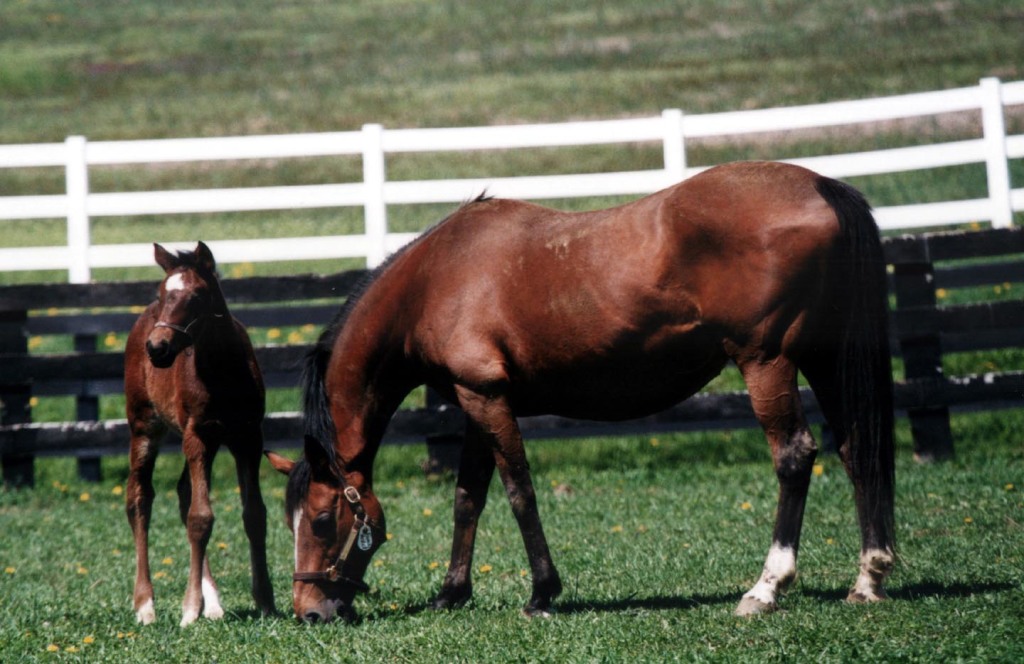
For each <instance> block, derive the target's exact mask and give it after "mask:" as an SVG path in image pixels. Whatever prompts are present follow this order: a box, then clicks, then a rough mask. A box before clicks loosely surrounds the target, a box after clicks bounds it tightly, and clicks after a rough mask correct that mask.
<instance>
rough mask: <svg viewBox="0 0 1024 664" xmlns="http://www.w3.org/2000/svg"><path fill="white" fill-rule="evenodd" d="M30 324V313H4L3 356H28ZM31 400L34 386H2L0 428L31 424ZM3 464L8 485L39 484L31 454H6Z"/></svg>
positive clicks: (0, 325)
mask: <svg viewBox="0 0 1024 664" xmlns="http://www.w3.org/2000/svg"><path fill="white" fill-rule="evenodd" d="M27 321H28V312H27V311H13V310H7V311H0V353H5V354H7V353H9V354H13V355H28V338H27V337H26V336H25V324H26V322H27ZM2 375H3V374H2V373H0V376H2ZM31 398H32V387H31V386H30V385H0V424H24V423H26V422H31V421H32V407H31V404H30V400H31ZM0 464H2V465H3V478H4V480H3V481H4V484H5V485H8V486H15V487H32V486H33V485H34V484H35V460H34V457H33V456H32V455H31V454H4V455H3V457H2V458H0Z"/></svg>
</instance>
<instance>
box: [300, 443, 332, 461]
mask: <svg viewBox="0 0 1024 664" xmlns="http://www.w3.org/2000/svg"><path fill="white" fill-rule="evenodd" d="M303 453H304V454H305V456H306V461H308V462H309V465H310V466H312V467H313V468H321V469H324V468H326V469H330V465H331V460H330V459H329V458H328V456H327V450H325V449H324V446H323V445H321V444H320V441H319V440H317V439H316V438H314V437H313V436H306V437H305V441H304V445H303Z"/></svg>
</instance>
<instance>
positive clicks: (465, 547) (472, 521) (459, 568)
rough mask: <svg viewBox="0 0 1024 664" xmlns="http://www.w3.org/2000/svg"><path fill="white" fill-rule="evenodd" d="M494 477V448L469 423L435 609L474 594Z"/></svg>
mask: <svg viewBox="0 0 1024 664" xmlns="http://www.w3.org/2000/svg"><path fill="white" fill-rule="evenodd" d="M492 477H494V451H493V450H492V448H491V443H490V441H489V440H488V439H486V438H485V437H484V436H483V435H482V433H481V431H480V428H479V427H478V426H476V425H475V424H473V422H472V421H470V422H468V423H467V426H466V440H465V442H464V443H463V445H462V454H461V458H460V460H459V476H458V479H457V480H456V486H455V508H454V512H455V514H454V524H455V525H454V529H453V531H454V532H453V533H452V557H451V562H450V563H449V565H448V573H447V574H446V575H445V577H444V583H443V584H442V585H441V592H440V593H438V595H437V597H435V598H434V600H433V602H431V608H433V609H448V608H452V607H455V606H461V605H462V604H465V603H466V602H467V601H469V598H470V597H472V595H473V582H472V578H471V574H472V567H473V548H474V545H475V543H476V529H477V524H478V522H479V519H480V514H481V513H482V512H483V510H484V506H485V505H486V504H487V489H488V487H489V486H490V484H491V478H492Z"/></svg>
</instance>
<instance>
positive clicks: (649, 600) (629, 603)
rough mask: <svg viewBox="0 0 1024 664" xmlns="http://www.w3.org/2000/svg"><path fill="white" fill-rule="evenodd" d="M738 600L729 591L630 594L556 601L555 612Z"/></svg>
mask: <svg viewBox="0 0 1024 664" xmlns="http://www.w3.org/2000/svg"><path fill="white" fill-rule="evenodd" d="M738 601H739V595H737V594H734V593H730V594H722V595H691V596H688V597H681V596H679V597H667V596H664V595H662V596H657V597H636V596H630V597H625V598H622V599H611V600H602V601H589V602H588V601H586V600H569V601H565V602H556V603H555V611H556V612H557V613H565V614H572V613H590V612H600V613H605V612H608V613H611V612H617V611H632V610H636V609H646V610H648V611H664V610H673V609H695V608H697V607H699V606H705V605H710V604H732V603H734V602H738Z"/></svg>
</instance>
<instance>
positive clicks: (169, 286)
mask: <svg viewBox="0 0 1024 664" xmlns="http://www.w3.org/2000/svg"><path fill="white" fill-rule="evenodd" d="M164 289H166V290H168V291H179V290H185V277H184V276H182V274H181V273H180V272H178V273H177V274H172V275H171V276H169V277H167V281H165V282H164Z"/></svg>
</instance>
